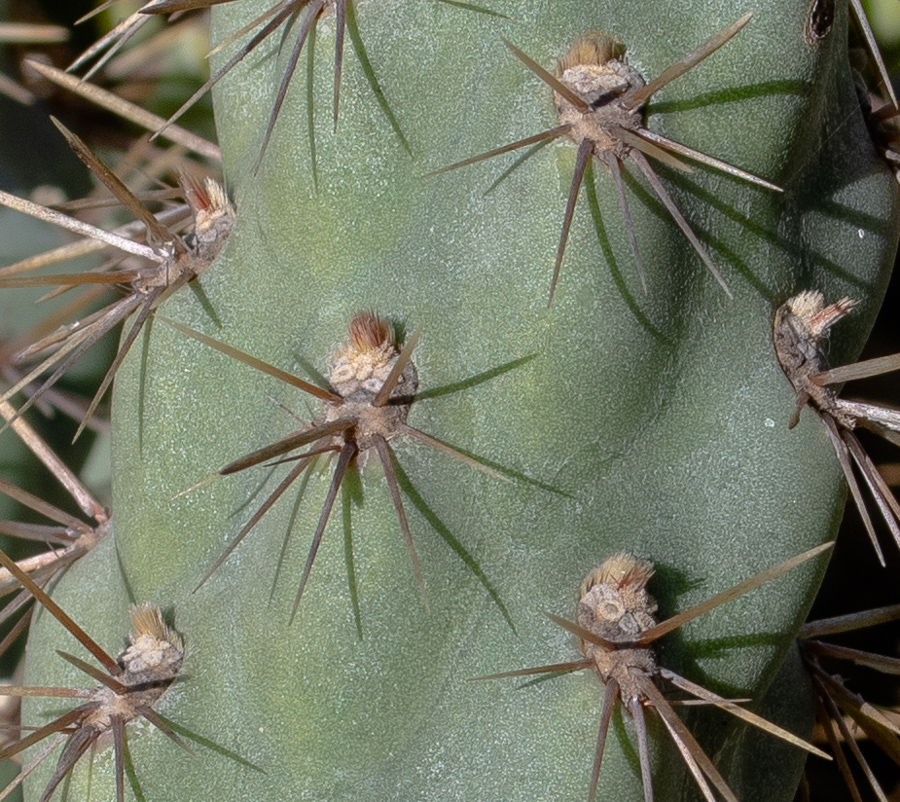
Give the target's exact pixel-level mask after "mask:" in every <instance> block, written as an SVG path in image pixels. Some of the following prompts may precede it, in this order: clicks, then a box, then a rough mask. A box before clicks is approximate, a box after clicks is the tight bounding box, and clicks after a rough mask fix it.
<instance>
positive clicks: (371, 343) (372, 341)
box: [349, 312, 394, 352]
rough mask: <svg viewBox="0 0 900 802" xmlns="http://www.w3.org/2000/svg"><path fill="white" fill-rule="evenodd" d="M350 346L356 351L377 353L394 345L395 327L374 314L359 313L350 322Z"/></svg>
mask: <svg viewBox="0 0 900 802" xmlns="http://www.w3.org/2000/svg"><path fill="white" fill-rule="evenodd" d="M349 332H350V345H351V347H352V348H353V350H354V351H362V352H366V351H376V350H378V349H379V348H381V347H382V346H383V345H385V344H390V345H394V327H393V326H392V325H391V324H390V323H389V322H388V321H387V320H385V319H384V318H381V317H378V315H376V314H375V313H374V312H357V313H356V314H355V315H354V316H353V319H352V320H351V321H350V326H349Z"/></svg>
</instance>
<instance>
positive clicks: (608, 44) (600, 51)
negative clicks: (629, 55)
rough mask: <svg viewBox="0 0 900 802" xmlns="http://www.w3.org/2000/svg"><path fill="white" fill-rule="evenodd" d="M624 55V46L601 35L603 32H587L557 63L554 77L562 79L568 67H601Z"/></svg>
mask: <svg viewBox="0 0 900 802" xmlns="http://www.w3.org/2000/svg"><path fill="white" fill-rule="evenodd" d="M624 55H625V45H624V44H622V42H621V40H619V39H618V38H616V37H615V36H610V35H609V34H607V33H603V31H588V33H586V34H584V35H583V36H579V37H578V38H577V39H576V40H575V44H573V45H572V47H571V48H569V52H568V53H566V55H564V56H563V57H562V58H561V59H560V60H559V61H558V62H557V64H556V77H557V78H560V77H562V74H563V73H564V72H565V71H566V70H567V69H569V68H570V67H576V66H578V65H580V64H590V65H594V66H597V67H602V66H603V65H604V64H606V62H608V61H612V60H613V59H620V58H622V56H624Z"/></svg>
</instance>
